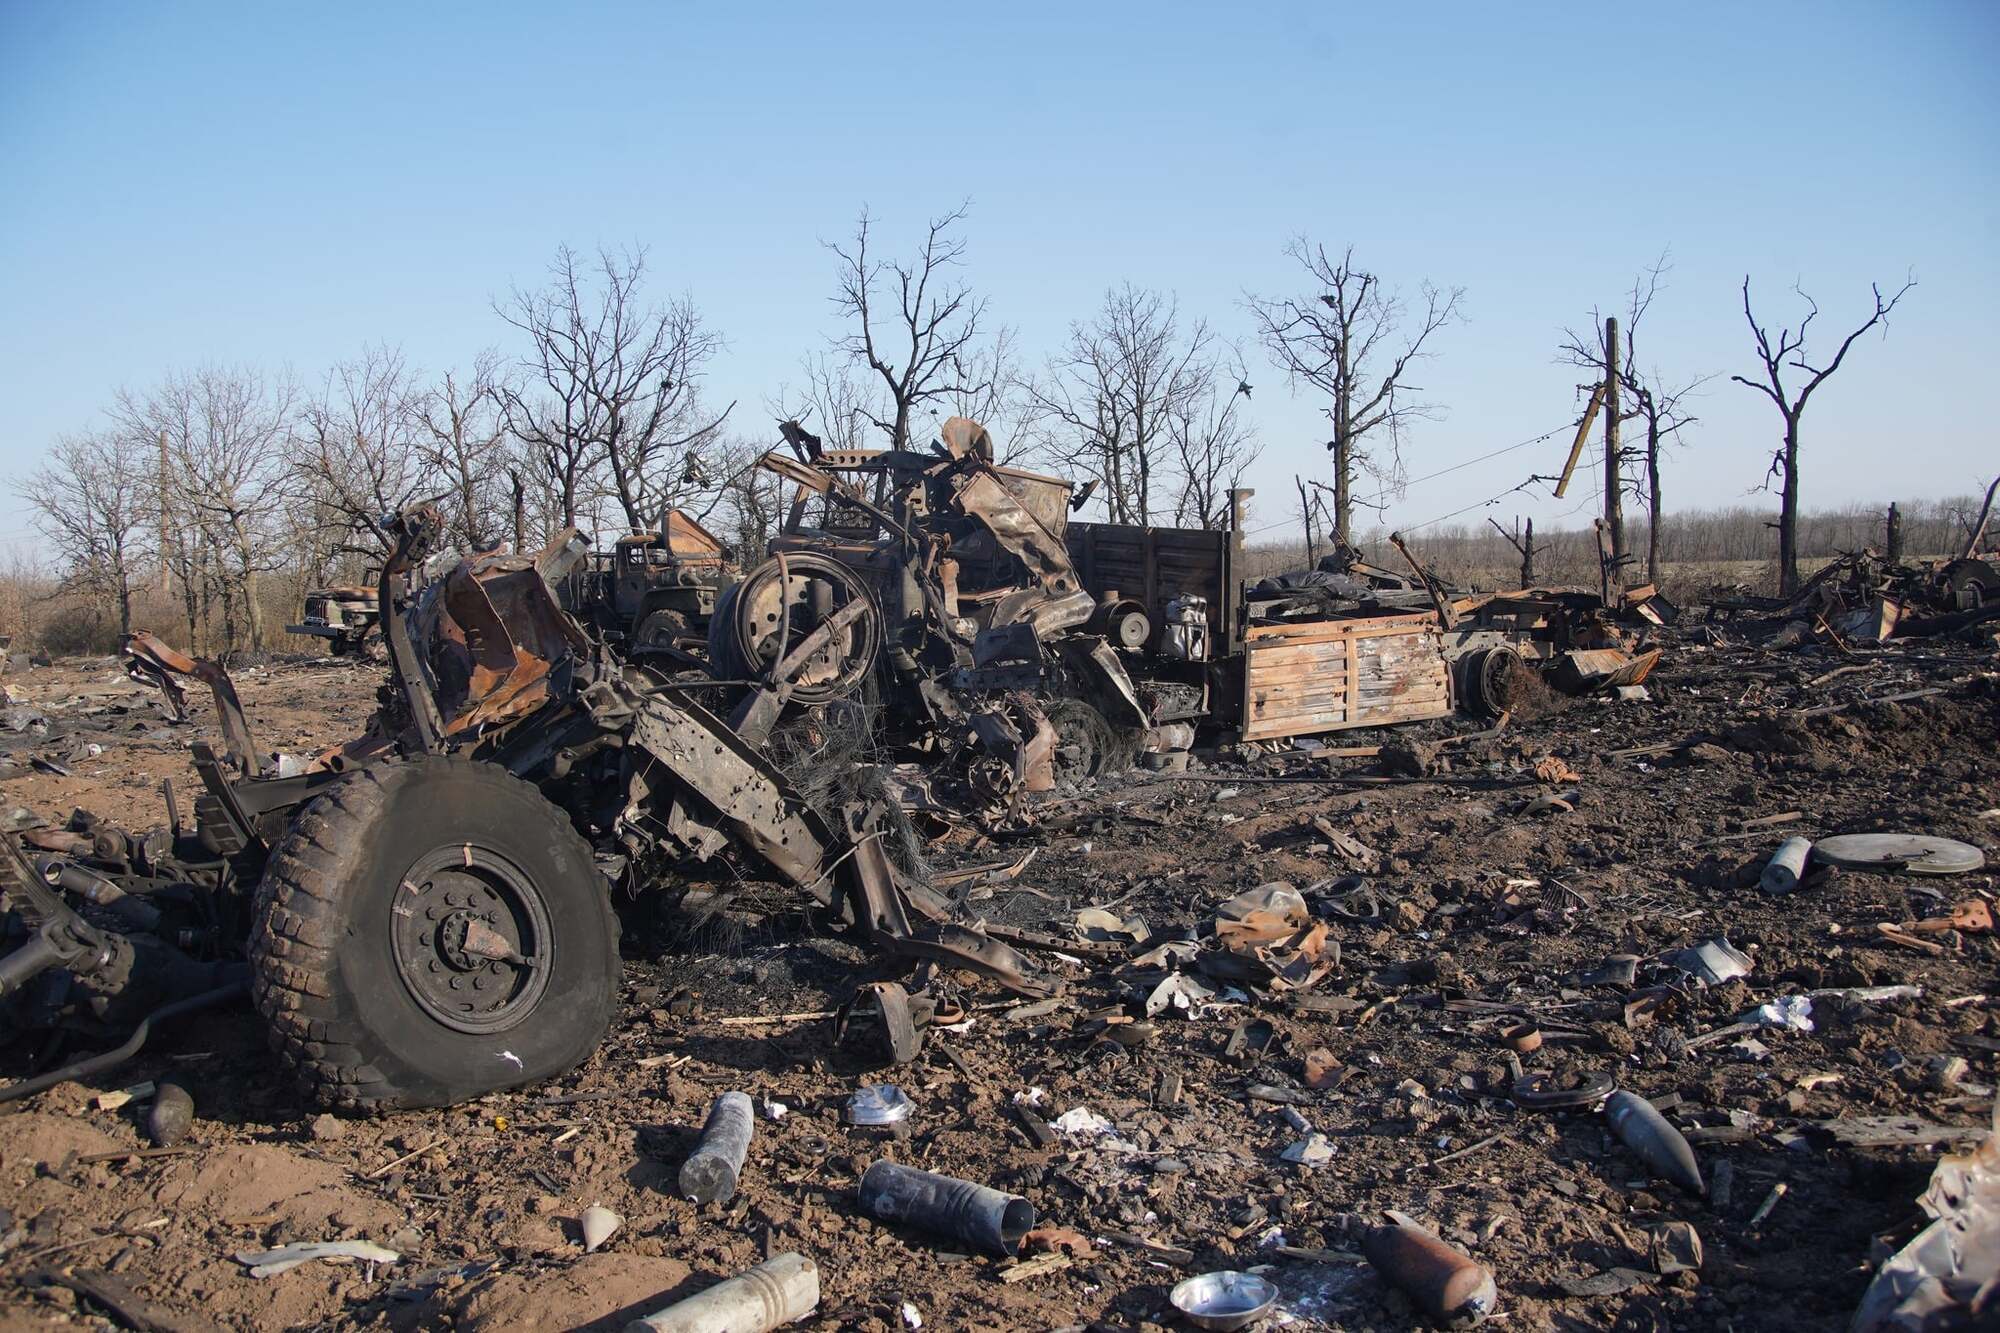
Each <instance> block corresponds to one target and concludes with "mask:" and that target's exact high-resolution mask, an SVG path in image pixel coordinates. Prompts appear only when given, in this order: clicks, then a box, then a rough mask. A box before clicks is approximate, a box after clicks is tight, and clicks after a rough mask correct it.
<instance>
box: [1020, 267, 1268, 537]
mask: <svg viewBox="0 0 2000 1333" xmlns="http://www.w3.org/2000/svg"><path fill="white" fill-rule="evenodd" d="M1217 361H1218V349H1217V346H1216V339H1215V335H1214V334H1213V333H1211V332H1210V331H1209V328H1208V326H1207V325H1206V324H1205V323H1203V322H1201V321H1199V320H1197V321H1195V323H1194V324H1193V325H1192V326H1190V327H1189V328H1188V329H1186V330H1185V331H1183V329H1182V328H1181V323H1180V310H1179V307H1178V306H1177V305H1176V303H1175V302H1174V300H1173V299H1172V298H1171V297H1167V296H1162V295H1161V294H1160V293H1158V292H1153V291H1145V290H1141V289H1139V288H1136V287H1134V286H1133V285H1132V284H1131V283H1129V282H1128V283H1126V284H1125V285H1124V286H1122V287H1116V288H1113V289H1111V290H1110V291H1107V292H1106V293H1105V294H1104V303H1103V305H1102V306H1100V307H1099V309H1098V312H1097V314H1096V315H1095V316H1094V317H1093V318H1092V319H1091V320H1090V322H1089V323H1083V322H1081V321H1079V322H1077V323H1074V324H1072V325H1070V330H1069V341H1068V342H1067V343H1066V344H1065V345H1064V347H1063V349H1062V350H1061V351H1060V352H1058V353H1057V354H1056V355H1054V356H1052V357H1051V358H1050V359H1049V363H1048V368H1047V371H1046V373H1045V374H1044V375H1043V376H1042V378H1041V379H1040V380H1038V381H1037V382H1035V383H1032V384H1030V385H1029V386H1028V390H1027V392H1028V395H1029V398H1030V400H1031V402H1032V404H1033V410H1034V414H1035V423H1036V424H1035V427H1034V431H1035V436H1036V439H1035V444H1034V452H1035V453H1036V454H1037V455H1038V456H1040V457H1043V458H1047V459H1049V460H1050V461H1051V462H1053V463H1056V464H1058V465H1059V466H1062V467H1066V468H1069V469H1071V470H1073V471H1075V472H1080V473H1082V474H1083V475H1084V476H1085V477H1088V478H1091V479H1093V480H1095V481H1096V482H1097V483H1098V485H1099V487H1100V488H1101V489H1100V494H1101V495H1102V496H1103V498H1104V505H1105V508H1106V510H1107V511H1108V512H1109V514H1110V519H1111V521H1112V522H1113V523H1151V522H1152V521H1153V517H1154V511H1155V503H1154V501H1155V487H1156V485H1162V484H1166V483H1169V482H1170V480H1171V477H1170V471H1171V467H1172V462H1171V460H1172V457H1173V451H1174V449H1175V436H1174V430H1175V425H1176V422H1179V423H1181V424H1182V425H1183V426H1184V427H1186V426H1188V425H1189V424H1190V423H1189V419H1190V417H1193V416H1199V415H1200V413H1199V412H1198V411H1197V405H1198V404H1201V403H1202V402H1204V401H1205V400H1209V399H1212V398H1213V397H1214V386H1213V383H1212V381H1213V379H1214V377H1215V374H1216V370H1217ZM1235 388H1236V386H1235V385H1232V386H1231V392H1232V393H1234V390H1235ZM1233 401H1234V400H1233V398H1232V399H1231V400H1230V402H1229V403H1228V404H1225V405H1226V406H1233ZM1225 424H1227V423H1225Z"/></svg>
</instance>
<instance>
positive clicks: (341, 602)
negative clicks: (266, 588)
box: [285, 583, 381, 657]
mask: <svg viewBox="0 0 2000 1333" xmlns="http://www.w3.org/2000/svg"><path fill="white" fill-rule="evenodd" d="M380 620H381V617H380V616H379V615H378V614H377V612H376V606H375V590H374V589H373V588H371V587H368V586H367V585H365V584H353V583H343V584H333V585H329V586H327V587H324V588H308V589H307V590H306V595H305V599H304V605H303V606H302V607H301V608H300V611H299V623H298V624H296V625H287V626H285V633H287V634H302V635H306V636H308V637H311V638H316V639H325V640H326V650H327V651H328V652H329V653H331V654H333V655H334V656H335V657H358V656H360V655H361V654H362V653H363V652H365V651H366V650H367V646H368V642H369V639H370V637H371V636H372V635H373V634H374V633H375V630H376V626H377V625H378V624H379V622H380Z"/></svg>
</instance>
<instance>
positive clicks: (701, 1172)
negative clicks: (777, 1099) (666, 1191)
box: [681, 1092, 757, 1203]
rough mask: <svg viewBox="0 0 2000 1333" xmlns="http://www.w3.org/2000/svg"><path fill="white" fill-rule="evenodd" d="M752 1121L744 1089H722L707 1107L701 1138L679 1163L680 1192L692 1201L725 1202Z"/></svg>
mask: <svg viewBox="0 0 2000 1333" xmlns="http://www.w3.org/2000/svg"><path fill="white" fill-rule="evenodd" d="M756 1123H757V1114H756V1110H755V1108H753V1107H752V1106H751V1104H750V1096H749V1094H748V1093H743V1092H725V1093H723V1094H722V1095H721V1096H720V1097H717V1098H716V1099H715V1105H713V1106H711V1107H709V1108H708V1123H707V1124H706V1125H704V1126H703V1127H702V1131H701V1142H700V1143H699V1144H697V1145H696V1146H695V1150H694V1152H693V1154H691V1155H690V1156H689V1157H688V1159H687V1161H686V1162H684V1163H682V1165H681V1193H682V1194H683V1195H685V1196H686V1197H688V1198H690V1199H693V1200H694V1201H695V1202H696V1203H725V1202H727V1201H728V1200H729V1199H731V1198H733V1197H734V1196H735V1194H736V1178H737V1176H738V1175H740V1174H741V1173H742V1171H743V1158H744V1156H745V1155H746V1154H747V1153H748V1152H749V1151H750V1132H751V1130H752V1128H753V1127H754V1126H755V1125H756Z"/></svg>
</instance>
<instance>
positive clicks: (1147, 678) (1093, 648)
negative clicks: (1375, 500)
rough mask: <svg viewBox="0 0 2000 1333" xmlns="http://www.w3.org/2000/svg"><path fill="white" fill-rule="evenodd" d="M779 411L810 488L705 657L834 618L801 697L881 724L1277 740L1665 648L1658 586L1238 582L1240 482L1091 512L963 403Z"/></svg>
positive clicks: (1093, 770)
mask: <svg viewBox="0 0 2000 1333" xmlns="http://www.w3.org/2000/svg"><path fill="white" fill-rule="evenodd" d="M781 429H782V431H783V433H784V435H785V438H786V441H787V443H788V445H790V447H791V450H792V453H791V455H789V456H788V455H786V454H783V453H779V452H776V451H773V452H771V453H768V454H766V455H765V456H764V459H763V460H762V462H763V465H764V466H765V467H767V468H768V469H770V470H771V471H773V472H775V473H777V474H778V475H779V476H781V477H784V478H786V479H787V480H789V481H791V482H793V483H794V484H795V487H796V490H795V492H794V495H793V497H792V500H791V504H790V508H789V511H788V513H787V515H786V518H785V521H784V525H783V530H782V532H781V533H780V534H779V535H778V536H777V537H776V538H774V539H773V541H772V542H771V547H770V558H769V559H768V560H766V561H765V562H764V563H763V564H761V565H759V566H757V567H756V568H754V569H752V570H751V571H750V572H749V573H748V574H746V575H745V576H744V578H743V579H742V581H741V582H740V583H739V584H737V585H736V586H735V587H733V588H731V589H729V590H728V591H727V592H725V593H724V595H723V596H722V598H721V599H720V600H719V601H718V603H717V611H716V615H715V618H714V619H713V620H712V621H711V623H710V643H709V650H710V651H709V657H710V665H711V669H712V670H713V671H714V672H715V673H716V674H717V675H718V676H721V677H724V678H728V677H731V676H733V675H741V676H745V677H750V678H754V677H756V676H757V674H758V672H759V671H760V670H761V668H762V665H763V664H764V663H767V662H768V661H770V660H771V658H772V656H773V655H774V654H775V653H776V652H778V651H780V647H781V645H782V644H784V643H785V642H787V641H789V639H791V638H796V637H798V636H801V635H806V634H817V633H820V632H822V631H823V630H830V631H831V632H832V633H833V634H834V635H835V636H836V639H837V641H838V645H839V646H838V649H837V651H836V652H835V653H834V654H833V655H832V656H830V657H828V658H827V659H826V660H825V670H824V673H823V675H822V676H821V677H819V678H815V679H814V680H811V681H805V680H801V681H799V682H798V683H797V686H796V692H795V693H794V694H793V696H792V697H793V698H796V699H799V700H801V701H805V702H825V701H827V700H830V699H836V698H847V697H860V698H872V699H875V700H877V701H879V702H880V704H881V712H882V714H883V716H884V719H885V728H886V730H887V731H888V733H889V734H891V735H892V736H894V735H898V734H900V735H902V736H903V737H905V738H909V737H912V736H915V737H935V738H939V739H940V741H941V742H942V744H943V745H944V748H947V749H949V748H951V746H952V744H953V741H952V738H953V737H954V736H964V735H967V734H969V733H979V731H980V729H979V728H978V727H976V726H975V727H971V728H968V727H967V726H966V725H965V724H966V723H967V722H968V720H971V721H975V722H976V721H979V720H981V719H985V720H987V722H988V723H989V724H990V726H989V730H991V731H997V732H999V733H1001V736H1000V737H999V738H998V739H1000V740H1002V741H1005V739H1006V738H1007V737H1010V736H1011V735H1012V734H1013V732H1014V731H1019V732H1020V733H1022V736H1023V738H1024V740H1025V737H1026V735H1027V734H1028V731H1029V728H1028V727H1027V726H1025V725H1022V726H1018V727H1012V728H1011V729H1010V726H1009V725H1008V724H1009V723H1010V722H1013V723H1020V722H1022V720H1023V718H1025V717H1026V716H1027V714H1028V713H1029V712H1031V711H1038V712H1040V713H1041V714H1042V715H1044V716H1045V717H1046V719H1047V720H1048V722H1049V723H1050V724H1051V727H1052V729H1053V732H1054V733H1055V741H1054V745H1055V751H1054V753H1055V756H1056V762H1057V768H1058V771H1059V772H1060V773H1064V774H1067V775H1074V776H1086V775H1094V774H1099V773H1105V772H1113V771H1116V770H1117V769H1118V768H1120V767H1123V766H1124V765H1126V764H1128V763H1129V762H1130V761H1131V759H1132V757H1133V756H1134V755H1135V754H1137V753H1138V751H1139V750H1140V749H1141V748H1143V747H1152V748H1156V749H1185V748H1187V746H1188V745H1189V744H1190V743H1191V742H1192V740H1193V738H1194V732H1195V728H1196V727H1201V728H1205V729H1207V730H1208V732H1209V734H1210V735H1211V737H1213V738H1215V739H1219V740H1238V741H1267V740H1281V739H1286V738H1290V737H1294V736H1310V735H1315V734H1319V733H1324V732H1330V731H1337V730H1341V729H1345V728H1351V727H1370V726H1383V725H1391V724H1396V723H1403V722H1414V721H1420V720H1424V719H1430V718H1439V717H1444V716H1447V715H1449V714H1451V713H1453V712H1454V711H1457V710H1459V709H1461V708H1463V709H1465V710H1467V711H1471V712H1475V713H1483V714H1486V715H1489V716H1492V715H1497V714H1498V713H1500V712H1502V711H1504V710H1505V709H1506V707H1507V702H1508V701H1507V697H1506V696H1507V693H1508V688H1509V682H1510V681H1511V680H1514V679H1516V678H1517V673H1525V674H1529V675H1538V676H1540V677H1542V678H1545V679H1546V680H1547V681H1548V682H1549V683H1550V684H1552V685H1554V686H1556V687H1557V688H1560V689H1566V690H1570V691H1571V692H1578V691H1581V690H1585V689H1597V688H1610V687H1613V686H1618V685H1636V684H1638V683H1639V682H1640V681H1642V680H1643V679H1644V678H1645V675H1646V673H1647V672H1648V671H1649V670H1650V668H1651V666H1652V664H1653V662H1654V661H1655V660H1656V659H1657V653H1652V652H1648V651H1647V650H1646V649H1645V648H1644V647H1643V645H1642V638H1643V632H1644V631H1645V629H1646V628H1647V627H1648V626H1649V625H1650V624H1657V623H1660V622H1661V621H1663V620H1665V619H1667V618H1670V617H1671V615H1672V614H1673V609H1672V608H1671V607H1670V606H1668V605H1667V604H1666V603H1665V602H1664V600H1662V599H1660V598H1658V597H1657V596H1656V595H1655V594H1654V593H1653V592H1652V590H1651V589H1635V590H1632V591H1630V592H1625V593H1622V594H1621V596H1620V599H1619V601H1618V602H1617V604H1615V605H1613V606H1609V607H1607V606H1606V605H1605V604H1604V602H1603V599H1602V598H1600V597H1598V596H1596V595H1595V594H1592V593H1588V592H1584V591H1582V590H1578V589H1566V588H1537V589H1522V590H1518V591H1512V592H1504V593H1484V594H1481V593H1470V592H1466V591H1463V590H1455V589H1448V588H1445V587H1443V586H1441V585H1439V584H1438V583H1437V582H1436V581H1435V580H1433V579H1432V578H1431V577H1430V576H1429V575H1428V574H1427V573H1425V572H1424V571H1422V570H1421V569H1420V568H1418V567H1417V566H1416V565H1415V562H1414V560H1412V562H1411V572H1410V573H1408V574H1402V573H1397V572H1394V571H1391V570H1388V569H1385V568H1381V567H1378V566H1375V565H1370V564H1367V563H1366V562H1364V561H1361V560H1360V559H1359V558H1358V557H1357V556H1355V555H1354V553H1352V552H1345V553H1342V554H1341V555H1340V556H1339V557H1336V558H1335V559H1333V560H1331V561H1329V562H1327V564H1326V567H1324V568H1322V569H1319V570H1314V571H1307V572H1305V573H1303V574H1299V575H1292V576H1286V577H1284V578H1280V579H1267V580H1264V581H1261V582H1259V583H1256V584H1253V585H1249V586H1246V581H1245V580H1244V579H1243V578H1242V577H1241V575H1240V570H1241V569H1242V567H1243V549H1242V529H1243V522H1242V508H1243V504H1244V502H1245V501H1246V500H1247V499H1248V497H1249V496H1250V494H1251V492H1249V491H1243V490H1239V491H1235V492H1232V493H1231V521H1230V524H1229V526H1228V527H1227V528H1224V529H1219V530H1218V529H1186V528H1165V527H1154V526H1147V525H1138V524H1121V523H1093V522H1076V521H1072V520H1071V518H1070V514H1071V511H1072V510H1073V509H1074V508H1076V507H1077V506H1078V505H1079V504H1080V503H1081V500H1082V498H1083V497H1080V496H1075V494H1074V488H1073V487H1072V486H1071V484H1070V483H1069V482H1067V481H1064V480H1062V479H1060V478H1056V477H1048V476H1043V475H1040V474H1037V473H1033V472H1029V471H1025V470H1023V469H1020V468H1013V467H1003V466H999V465H996V464H995V463H994V461H993V441H992V439H991V438H990V436H989V435H988V434H987V432H986V431H985V430H984V428H982V427H981V426H979V425H978V424H977V423H974V422H972V421H968V420H965V419H964V418H954V419H952V420H951V421H948V422H946V423H945V425H944V427H943V429H942V430H941V432H940V439H939V441H938V442H937V443H936V444H935V445H933V446H932V447H931V450H930V451H929V452H917V451H914V450H849V451H832V450H826V449H824V448H822V446H821V441H820V440H818V439H817V438H816V437H814V436H812V435H811V434H809V433H807V432H806V431H805V430H803V428H801V427H800V426H799V425H798V424H797V423H795V422H787V423H784V425H783V427H782V428H781ZM1407 554H1408V553H1407V552H1405V555H1406V556H1407ZM781 590H782V591H781ZM1008 701H1011V702H1008ZM996 709H997V710H999V711H1000V712H1001V713H1002V714H1003V716H1001V717H1000V718H998V719H997V721H996V720H994V717H993V715H994V712H995V710H996ZM984 738H985V737H983V736H982V735H974V740H975V741H977V740H979V739H984ZM1013 748H1014V750H1016V751H1018V749H1019V748H1020V746H1019V745H1015V746H1014V747H1013ZM969 750H970V753H972V754H973V755H975V756H978V755H980V754H981V753H982V752H981V751H980V749H979V747H978V745H977V744H976V743H975V744H973V745H972V746H970V747H969ZM997 753H998V755H999V756H1002V757H1003V758H1002V762H1004V756H1005V755H1006V754H1007V753H1009V750H1008V746H1007V745H1006V744H1004V743H1003V744H1001V745H1000V746H999V747H998V751H997ZM987 757H988V758H991V757H993V756H987ZM972 762H973V763H974V764H978V763H981V762H985V760H984V759H981V758H975V759H974V760H973V761H972Z"/></svg>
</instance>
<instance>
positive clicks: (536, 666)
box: [415, 533, 590, 736]
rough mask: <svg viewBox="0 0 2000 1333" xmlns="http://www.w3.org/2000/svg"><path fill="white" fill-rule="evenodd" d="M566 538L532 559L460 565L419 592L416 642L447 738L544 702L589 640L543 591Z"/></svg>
mask: <svg viewBox="0 0 2000 1333" xmlns="http://www.w3.org/2000/svg"><path fill="white" fill-rule="evenodd" d="M575 544H576V543H575V541H574V540H573V534H571V533H565V534H564V535H563V536H562V537H559V538H558V539H557V540H556V541H555V542H553V543H551V544H550V545H549V547H548V548H546V549H545V550H543V551H542V552H540V553H538V554H537V555H535V556H532V557H529V556H512V555H482V556H475V557H473V558H471V559H468V560H462V561H460V562H459V563H458V565H457V566H456V567H454V568H453V569H452V571H451V572H450V573H449V574H446V575H445V576H444V578H443V579H441V580H440V581H439V582H438V583H436V584H434V585H432V587H431V588H429V589H427V590H426V595H425V596H424V597H423V598H422V599H421V601H420V603H419V605H418V608H417V611H416V616H415V620H416V629H417V637H418V639H419V640H420V642H421V643H422V645H423V649H424V655H425V658H426V661H427V662H428V664H429V666H430V669H431V673H432V676H433V679H434V680H435V682H436V685H437V690H436V695H437V704H438V712H439V714H440V716H441V718H442V720H443V722H444V732H445V734H446V735H447V736H458V735H463V734H465V733H466V732H470V731H474V730H477V729H479V728H482V727H488V726H495V725H498V724H500V723H504V722H510V721H513V720H514V719H516V718H520V717H525V716H527V715H528V714H530V713H533V712H536V711H537V710H539V709H540V708H541V707H542V706H543V705H545V704H546V703H548V702H549V700H550V698H551V697H552V695H551V684H550V678H551V673H552V672H553V671H554V670H555V669H556V667H557V666H559V665H560V664H561V663H563V662H565V661H567V660H569V659H571V658H573V657H580V656H582V655H584V654H585V653H587V652H588V651H589V647H590V641H589V640H588V639H587V638H586V637H585V636H584V634H583V631H582V630H581V629H580V628H579V627H578V626H577V624H576V622H575V621H574V620H572V619H571V618H570V617H569V615H568V614H567V613H565V612H564V611H563V609H562V607H561V606H560V605H558V604H557V602H556V599H555V593H554V592H553V591H552V590H551V588H550V586H549V579H550V577H557V578H559V577H561V576H562V574H563V572H565V568H566V566H567V565H569V564H570V563H572V553H573V550H574V548H575Z"/></svg>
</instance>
